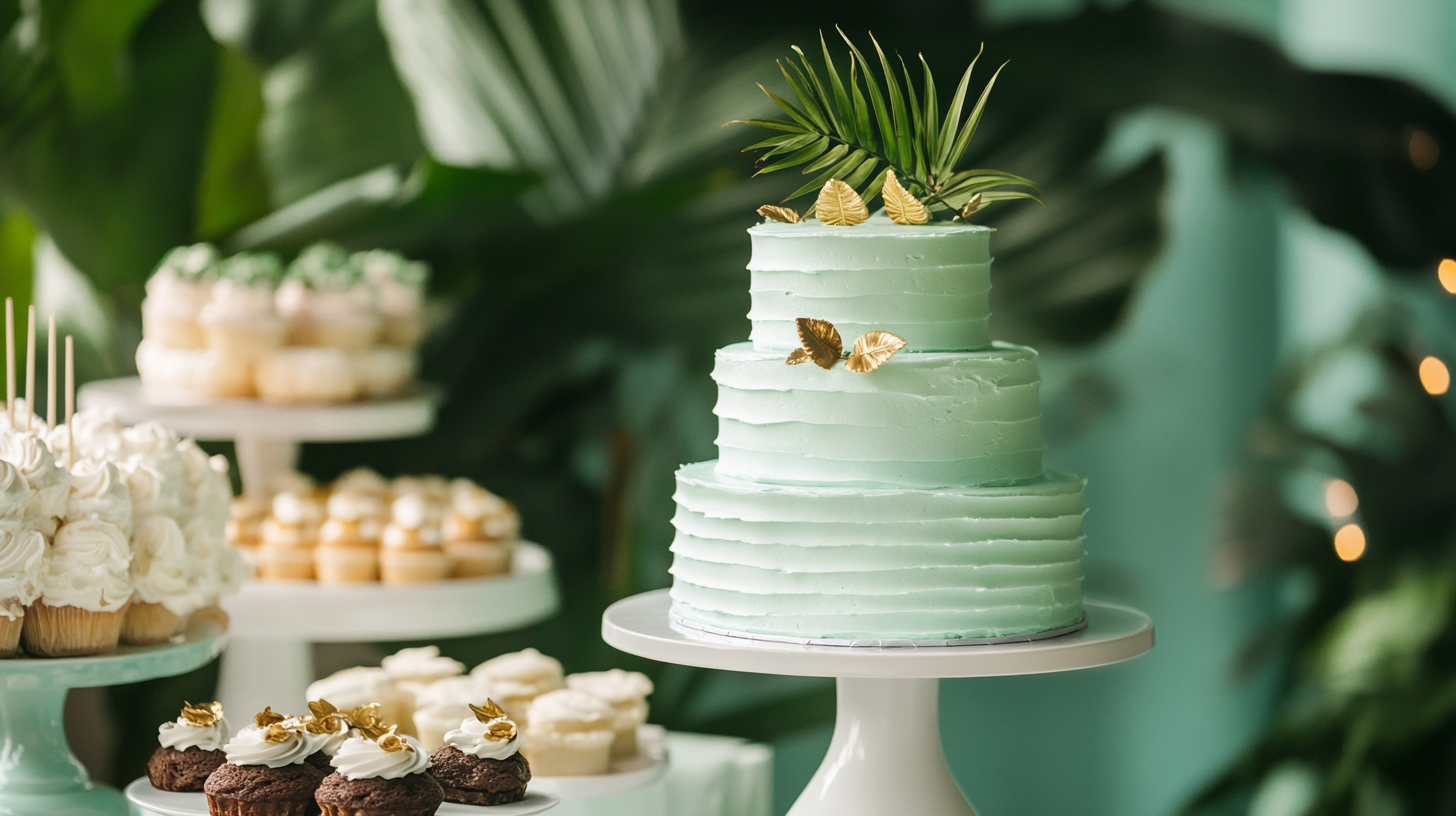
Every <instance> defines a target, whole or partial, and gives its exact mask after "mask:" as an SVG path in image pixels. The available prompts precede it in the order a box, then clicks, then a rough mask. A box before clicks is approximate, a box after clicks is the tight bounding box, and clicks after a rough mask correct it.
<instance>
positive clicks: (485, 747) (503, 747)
mask: <svg viewBox="0 0 1456 816" xmlns="http://www.w3.org/2000/svg"><path fill="white" fill-rule="evenodd" d="M508 722H511V721H510V720H509V719H506V718H505V717H497V718H496V719H494V720H491V721H490V722H488V723H483V722H481V721H480V720H479V719H478V718H477V717H475V716H474V715H471V716H470V717H468V718H466V719H464V720H462V721H461V722H460V727H459V728H456V729H454V730H453V731H447V732H445V744H446V745H449V746H451V747H452V748H454V749H455V750H457V751H459V752H460V753H462V754H470V755H471V756H475V757H480V758H481V759H506V758H508V757H510V756H511V755H512V754H514V753H516V751H518V750H520V743H521V735H520V732H519V731H518V732H517V733H516V735H515V736H514V737H511V738H510V739H508V740H501V739H492V738H491V737H490V726H491V725H493V724H495V723H508ZM511 724H512V725H514V724H515V723H511Z"/></svg>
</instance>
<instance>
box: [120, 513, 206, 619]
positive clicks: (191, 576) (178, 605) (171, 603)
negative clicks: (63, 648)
mask: <svg viewBox="0 0 1456 816" xmlns="http://www.w3.org/2000/svg"><path fill="white" fill-rule="evenodd" d="M131 551H132V559H131V582H132V587H133V589H134V591H135V592H134V594H133V595H132V602H131V606H130V607H129V608H128V609H127V611H126V618H125V620H124V621H123V622H122V629H121V639H122V641H123V642H124V643H134V644H138V645H147V644H152V643H165V642H166V641H168V640H170V639H171V638H172V637H173V636H174V635H177V634H178V633H180V632H181V631H182V628H183V626H184V625H185V624H186V623H187V616H188V615H190V614H192V613H193V612H194V611H196V610H197V609H198V608H199V607H200V606H201V605H202V598H201V597H199V594H198V591H197V590H198V589H203V588H204V587H202V586H200V585H201V584H205V583H206V582H205V580H199V578H201V577H202V576H198V574H197V566H196V564H197V559H196V557H195V555H194V554H193V553H189V552H188V547H187V539H186V537H185V536H184V535H183V534H182V528H181V527H180V526H178V524H177V522H176V520H175V519H172V518H171V517H169V516H161V515H151V516H143V517H141V518H139V519H137V520H136V522H135V524H134V525H133V530H132V535H131Z"/></svg>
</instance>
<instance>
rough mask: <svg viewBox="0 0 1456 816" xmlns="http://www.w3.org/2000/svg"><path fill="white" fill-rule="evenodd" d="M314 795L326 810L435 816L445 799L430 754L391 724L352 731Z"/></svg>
mask: <svg viewBox="0 0 1456 816" xmlns="http://www.w3.org/2000/svg"><path fill="white" fill-rule="evenodd" d="M333 766H334V769H335V771H334V773H332V774H330V775H329V776H327V777H325V778H324V781H323V782H322V783H321V784H320V785H319V787H318V792H317V793H316V794H315V795H314V799H315V801H317V802H318V806H319V808H320V809H321V810H322V816H432V814H434V812H435V811H436V810H437V809H438V808H439V807H440V803H441V802H443V801H444V799H445V795H444V792H443V791H441V790H440V783H439V782H436V781H435V777H433V776H431V775H430V773H429V770H430V756H429V754H427V753H425V749H424V748H422V747H420V744H419V743H418V742H416V741H415V740H414V739H413V738H412V737H408V736H399V735H397V734H395V733H394V731H393V729H391V730H390V731H388V732H385V733H383V734H373V733H371V734H361V735H360V736H357V737H350V738H349V739H348V740H346V741H345V742H344V744H343V746H342V747H340V748H339V752H338V754H336V755H335V756H334V761H333Z"/></svg>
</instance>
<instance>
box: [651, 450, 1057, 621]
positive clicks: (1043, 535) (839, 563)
mask: <svg viewBox="0 0 1456 816" xmlns="http://www.w3.org/2000/svg"><path fill="white" fill-rule="evenodd" d="M715 464H716V463H715V462H699V463H697V464H693V465H687V466H685V467H683V468H682V469H681V470H679V471H678V474H677V493H676V494H675V496H674V498H675V499H676V500H677V514H676V515H675V516H674V518H673V526H674V527H676V528H677V535H676V537H675V538H674V540H673V544H672V552H673V565H672V575H673V585H672V609H673V613H674V614H675V615H677V616H678V617H680V618H682V619H684V620H686V621H690V622H694V623H699V624H706V625H709V626H712V627H716V628H719V629H725V630H730V631H736V632H745V633H751V634H764V635H780V636H787V637H799V638H826V639H860V640H868V639H879V640H886V639H895V640H943V639H954V638H990V637H1005V636H1011V635H1025V634H1032V633H1035V632H1044V631H1048V630H1051V629H1060V628H1062V627H1066V626H1071V625H1074V624H1076V623H1078V622H1079V621H1081V619H1082V592H1081V583H1082V515H1083V512H1084V509H1083V506H1082V487H1083V482H1082V480H1081V479H1079V478H1077V477H1075V476H1072V475H1070V474H1066V473H1060V472H1056V471H1050V472H1048V473H1046V474H1045V475H1044V476H1042V477H1041V478H1040V479H1037V480H1035V481H1032V482H1029V483H1025V484H1019V485H1014V486H1008V487H978V488H946V489H873V488H847V487H815V486H807V485H779V484H764V483H759V482H750V481H743V480H739V479H735V478H732V477H729V476H723V475H721V474H719V473H718V472H717V470H716V469H715Z"/></svg>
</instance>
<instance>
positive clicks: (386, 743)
mask: <svg viewBox="0 0 1456 816" xmlns="http://www.w3.org/2000/svg"><path fill="white" fill-rule="evenodd" d="M397 727H398V726H394V725H391V726H390V727H389V730H388V731H386V732H384V733H383V734H380V735H379V736H378V737H376V738H374V741H375V742H377V743H379V747H380V748H383V749H384V750H385V751H387V752H388V753H391V754H397V753H399V752H400V751H410V752H413V751H414V750H415V747H414V746H413V745H410V744H409V740H407V739H405V738H404V737H401V736H399V735H398V734H396V733H394V729H395V728H397Z"/></svg>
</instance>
